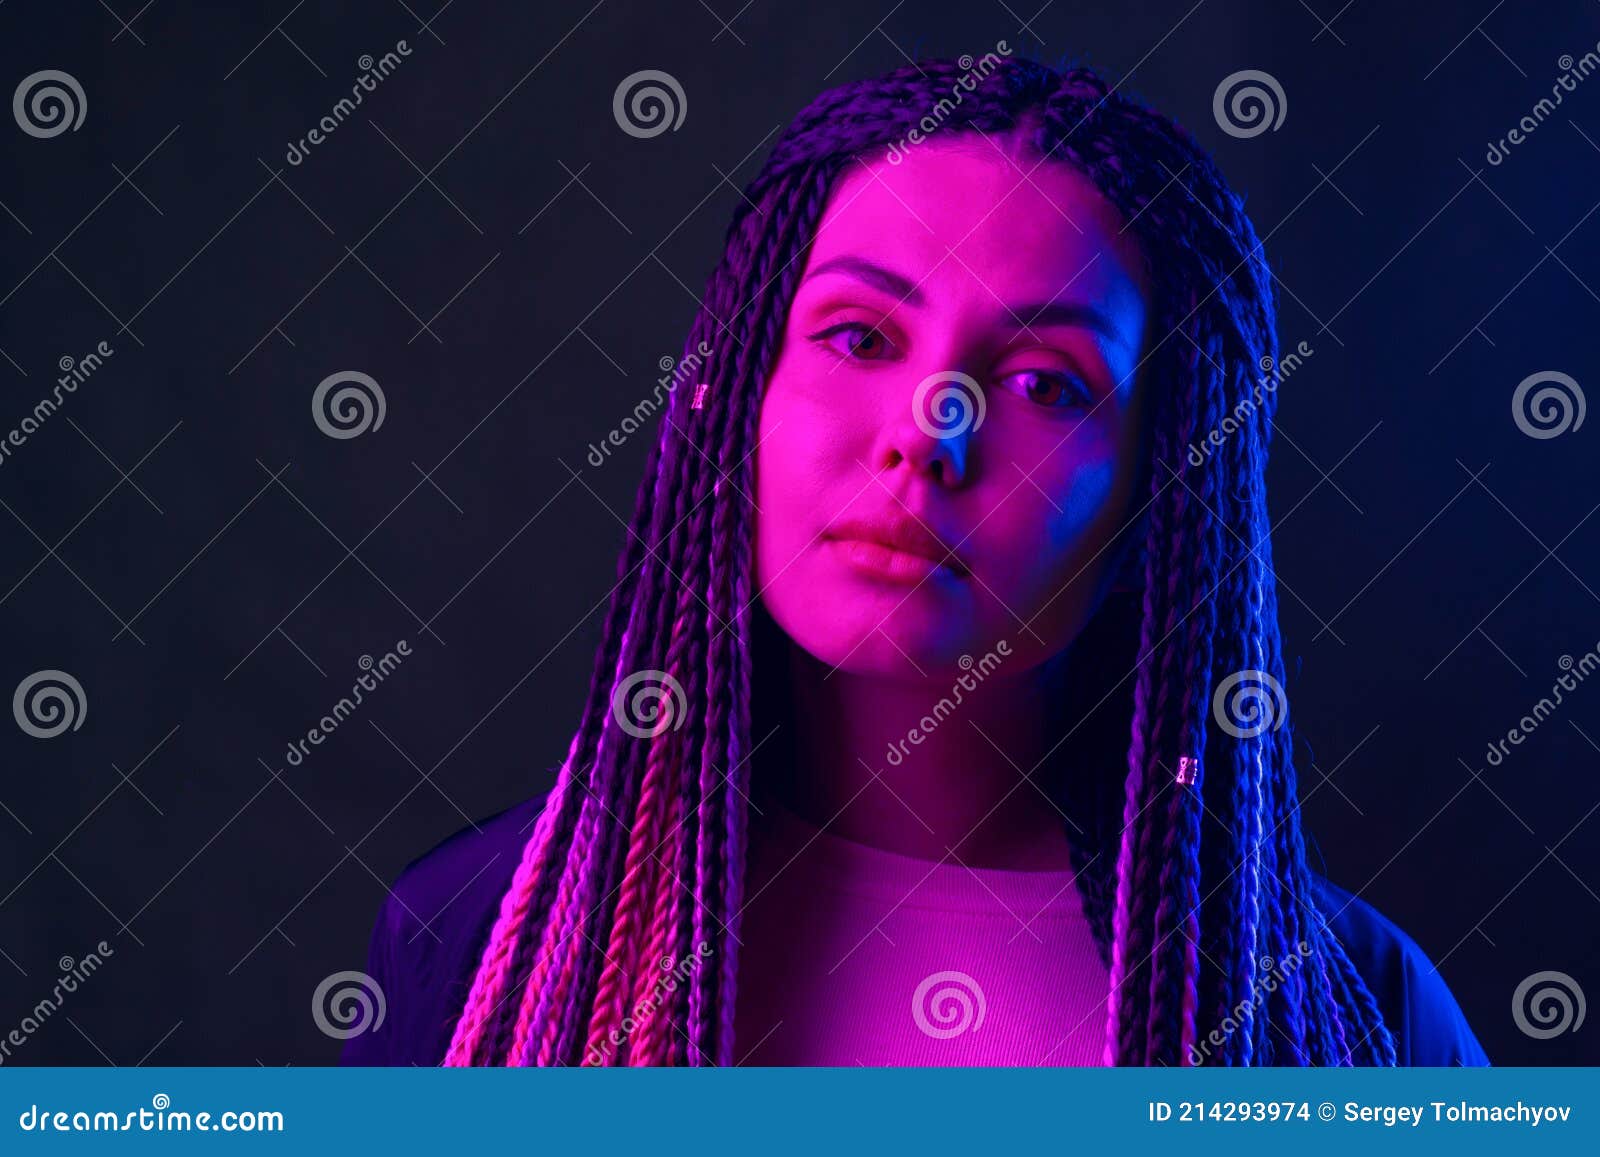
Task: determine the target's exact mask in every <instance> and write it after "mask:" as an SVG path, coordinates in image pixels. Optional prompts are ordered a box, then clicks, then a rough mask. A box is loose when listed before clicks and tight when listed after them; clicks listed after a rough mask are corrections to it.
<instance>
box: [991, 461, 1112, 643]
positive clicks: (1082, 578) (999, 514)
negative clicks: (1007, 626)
mask: <svg viewBox="0 0 1600 1157" xmlns="http://www.w3.org/2000/svg"><path fill="white" fill-rule="evenodd" d="M1082 433H1084V434H1087V433H1088V431H1087V430H1084V431H1082ZM1078 441H1079V436H1077V435H1075V436H1074V438H1073V440H1072V441H1070V442H1068V443H1067V445H1065V446H1062V447H1061V448H1060V449H1058V450H1056V451H1055V453H1054V454H1053V455H1051V456H1050V457H1048V458H1046V459H1044V461H1043V462H1042V463H1040V464H1038V465H1037V466H1036V467H1035V469H1034V471H1033V474H1032V476H1031V480H1029V481H1022V473H1021V470H1019V469H1017V468H1016V467H1014V468H1013V470H1012V474H1013V481H1012V482H1011V483H1010V484H1009V485H1008V486H1007V487H1006V490H1008V491H1011V493H1010V494H1009V497H1004V498H1003V499H1002V500H1001V501H1000V503H999V505H998V506H996V507H995V508H994V513H993V515H992V516H991V517H990V518H989V519H988V520H987V521H986V522H985V524H984V525H985V528H986V530H988V529H991V528H992V533H989V534H986V535H985V538H986V540H987V541H986V542H985V545H984V555H985V556H986V558H988V559H990V560H992V567H993V570H992V574H993V578H989V577H988V576H986V581H988V582H990V583H991V585H993V586H994V589H995V592H996V594H997V595H998V596H999V597H1000V598H1002V599H1003V600H1005V602H1006V603H1007V605H1008V606H1010V607H1011V608H1012V609H1013V610H1014V611H1016V612H1017V613H1018V614H1020V615H1021V616H1022V617H1023V618H1024V619H1027V618H1030V617H1031V616H1033V615H1034V614H1036V613H1039V612H1040V611H1041V610H1042V611H1043V613H1044V615H1045V616H1046V617H1047V618H1050V617H1054V616H1056V615H1058V614H1063V615H1065V616H1066V617H1068V618H1070V617H1072V613H1073V611H1072V608H1074V607H1076V606H1078V605H1080V604H1081V602H1083V601H1086V600H1087V597H1088V595H1089V593H1091V592H1092V591H1093V590H1094V589H1095V584H1096V583H1097V582H1098V580H1099V577H1100V575H1101V574H1102V573H1103V571H1104V570H1105V568H1106V567H1107V566H1108V565H1109V564H1110V557H1109V556H1110V554H1111V552H1110V551H1108V550H1103V549H1102V548H1103V547H1105V545H1106V544H1107V543H1108V542H1109V541H1110V539H1111V538H1112V537H1113V536H1114V535H1115V534H1116V531H1117V528H1118V527H1119V526H1120V524H1121V519H1122V518H1123V517H1125V515H1126V514H1127V511H1126V505H1127V502H1126V498H1127V491H1128V488H1129V482H1128V479H1127V475H1128V474H1129V473H1130V471H1129V470H1128V464H1127V463H1126V462H1125V461H1124V460H1123V458H1122V457H1121V455H1120V453H1119V450H1118V447H1117V445H1116V441H1115V439H1112V438H1105V437H1096V438H1095V439H1094V440H1092V441H1084V442H1082V443H1081V445H1078V446H1076V447H1074V445H1073V443H1074V442H1078ZM1069 450H1070V451H1071V453H1069ZM1017 467H1020V468H1022V469H1026V464H1025V463H1024V462H1021V461H1019V462H1018V463H1017ZM1019 482H1020V483H1021V484H1020V486H1019V485H1017V483H1019ZM1079 594H1082V596H1083V599H1082V600H1080V599H1079V597H1078V595H1079Z"/></svg>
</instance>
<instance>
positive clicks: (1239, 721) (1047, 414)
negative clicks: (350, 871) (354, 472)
mask: <svg viewBox="0 0 1600 1157" xmlns="http://www.w3.org/2000/svg"><path fill="white" fill-rule="evenodd" d="M1273 322H1274V300H1273V292H1272V284H1271V275H1270V273H1269V271H1268V267H1267V265H1266V262H1265V259H1264V258H1263V256H1262V252H1261V242H1260V241H1259V239H1258V238H1257V235H1256V232H1255V230H1254V228H1253V227H1252V225H1251V223H1250V221H1249V220H1248V219H1247V218H1246V216H1245V215H1244V212H1243V210H1242V207H1241V204H1240V201H1239V199H1238V197H1236V196H1235V195H1234V194H1233V193H1232V192H1231V191H1230V190H1229V189H1228V187H1227V186H1226V185H1225V184H1224V182H1223V180H1222V177H1221V175H1220V174H1219V173H1218V171H1217V169H1216V167H1215V165H1214V164H1213V163H1212V161H1211V159H1210V158H1209V157H1208V156H1207V154H1206V153H1205V152H1204V151H1203V150H1202V149H1201V148H1200V147H1199V146H1198V145H1197V144H1196V143H1195V142H1194V140H1193V139H1192V138H1191V137H1189V136H1188V134H1187V133H1185V132H1184V131H1182V130H1181V129H1179V128H1178V127H1176V126H1175V125H1174V124H1173V123H1172V122H1171V121H1170V120H1168V119H1166V118H1164V117H1162V116H1160V115H1158V114H1156V113H1155V112H1152V111H1151V110H1150V109H1148V108H1145V107H1143V106H1142V105H1140V104H1138V103H1135V102H1134V101H1133V100H1131V99H1129V98H1128V97H1126V96H1124V95H1122V94H1120V93H1118V92H1114V91H1111V90H1110V89H1108V87H1107V86H1106V84H1105V83H1104V82H1103V80H1102V79H1101V78H1100V77H1098V76H1097V75H1095V74H1094V73H1093V72H1091V71H1088V70H1085V69H1077V70H1073V71H1069V72H1066V73H1057V72H1055V71H1053V70H1051V69H1049V68H1046V67H1044V66H1042V65H1039V64H1037V63H1033V62H1029V61H1024V60H1021V59H1012V58H1002V57H1000V56H998V55H996V54H990V56H988V57H985V58H984V60H983V61H981V62H979V66H978V67H977V68H976V69H973V70H969V69H968V68H967V67H966V66H965V65H964V64H958V63H957V62H954V61H924V62H921V63H919V64H917V65H915V66H912V67H908V68H903V69H900V70H897V71H895V72H893V73H891V74H889V75H887V76H884V77H882V78H880V79H875V80H867V81H861V82H858V83H854V84H848V85H845V86H843V87H840V88H837V89H833V90H831V91H828V92H825V93H823V94H822V95H821V96H819V97H818V98H817V99H816V100H814V101H813V102H812V103H811V104H810V105H809V106H808V107H807V108H806V109H805V110H804V111H802V112H801V113H800V115H799V116H798V117H797V118H796V119H795V121H794V122H793V124H791V125H790V126H789V128H788V130H787V131H786V132H785V133H784V134H783V136H782V137H781V139H780V140H779V141H778V143H777V144H776V145H775V147H774V148H773V150H772V153H771V155H770V156H769V157H768V159H767V161H766V164H765V166H764V167H763V168H762V170H761V172H760V174H759V175H758V176H757V177H756V179H755V180H754V181H753V182H752V183H751V184H750V186H749V187H748V188H747V189H746V191H745V195H744V197H742V198H741V199H740V201H739V203H738V204H737V205H736V207H735V213H734V218H733V222H732V225H731V226H730V228H729V231H728V235H727V246H726V251H725V253H724V255H723V258H722V261H721V263H720V264H719V266H718V267H717V269H716V271H715V273H714V274H713V275H712V277H711V280H710V283H709V286H708V288H707V290H706V294H705V298H704V301H703V303H702V306H701V308H700V310H699V312H698V314H697V315H696V317H695V320H694V324H693V327H692V329H691V331H690V333H689V336H688V341H687V342H686V344H685V347H684V348H685V351H686V354H687V353H688V352H689V351H705V350H709V351H711V352H710V353H709V354H708V355H707V356H706V358H705V360H704V362H703V364H702V365H701V366H700V368H699V370H698V373H697V374H696V375H695V380H694V383H693V388H689V387H688V384H687V383H686V384H685V388H683V389H675V390H674V393H673V395H672V398H671V402H670V404H669V407H668V409H667V412H666V413H665V414H664V415H663V417H662V420H661V422H660V427H659V431H658V435H657V438H656V441H655V444H654V445H653V447H652V449H651V451H650V454H649V458H648V462H647V465H646V469H645V476H644V479H643V482H642V484H641V485H640V488H639V491H638V500H637V508H636V511H635V514H634V518H633V523H632V526H631V529H630V532H629V535H628V538H627V541H626V543H625V544H624V549H623V552H622V557H621V561H620V564H619V567H618V579H617V585H616V588H615V589H614V591H613V592H612V595H611V603H610V612H609V614H608V616H607V619H606V625H605V631H604V638H603V641H602V643H601V646H600V650H599V653H598V655H597V656H596V659H595V664H594V672H593V678H592V682H591V686H590V690H589V696H588V701H587V704H586V707H585V709H584V713H583V717H582V720H581V722H580V723H579V725H578V728H577V732H576V734H575V736H574V737H573V740H572V743H571V747H570V750H569V751H568V753H567V757H566V760H565V762H564V763H563V764H562V766H561V768H560V772H559V775H558V777H557V779H556V782H555V786H554V788H553V789H552V790H551V791H550V793H549V795H548V796H547V797H546V796H540V797H535V798H532V799H529V800H527V801H525V802H524V803H522V804H520V805H518V806H516V807H513V808H511V809H509V810H507V811H505V812H502V813H500V814H499V815H497V816H494V817H492V818H491V819H489V820H487V821H485V822H484V823H483V824H482V825H474V826H473V827H472V828H470V829H468V830H466V831H463V832H460V833H458V834H456V835H455V836H453V837H451V838H450V839H448V840H446V841H445V842H444V843H442V844H440V845H439V846H438V847H436V848H434V849H433V850H432V851H430V852H429V853H427V854H426V855H424V856H422V857H421V858H419V859H418V860H415V861H413V862H412V864H411V865H410V866H409V867H408V868H407V869H406V871H405V872H404V874H403V875H402V876H401V877H400V879H399V880H398V882H397V883H396V885H395V887H394V889H393V891H392V893H391V895H390V897H389V899H388V900H387V902H386V903H385V904H384V907H383V911H382V913H381V915H380V918H379V922H378V927H377V930H376V932H375V934H374V937H373V944H372V952H371V959H370V961H369V964H368V968H369V971H370V972H371V973H372V975H373V977H374V979H375V981H376V982H377V984H378V986H379V987H380V988H382V990H383V991H384V993H385V996H386V1001H387V1016H386V1019H385V1021H384V1023H383V1024H382V1026H381V1027H380V1028H378V1029H376V1030H374V1031H369V1032H367V1033H364V1034H362V1035H359V1036H356V1037H354V1038H352V1039H351V1040H350V1041H349V1043H348V1045H347V1046H346V1052H345V1057H344V1059H345V1061H346V1062H347V1063H366V1064H407V1063H415V1064H448V1065H532V1064H539V1065H557V1064H560V1065H578V1064H628V1065H669V1064H670V1065H686V1064H687V1065H713V1064H714V1065H731V1064H736V1063H743V1064H800V1065H817V1064H856V1063H863V1064H1021V1065H1035V1064H1118V1065H1156V1064H1164V1065H1182V1064H1189V1065H1195V1064H1221V1065H1245V1064H1283V1065H1368V1064H1372V1065H1394V1064H1413V1065H1415V1064H1487V1063H1488V1061H1487V1058H1486V1057H1485V1056H1484V1054H1483V1051H1482V1049H1481V1048H1480V1047H1479V1045H1478V1042H1477V1041H1476V1040H1475V1039H1474V1037H1473V1035H1472V1032H1471V1030H1470V1029H1469V1028H1468V1027H1467V1024H1466V1022H1465V1020H1464V1019H1463V1017H1462V1015H1461V1013H1460V1010H1459V1008H1458V1007H1457V1005H1456V1003H1455V1001H1454V999H1453V998H1452V997H1451V995H1450V993H1449V991H1448V990H1447V988H1446V987H1445V984H1444V982H1443V980H1442V979H1441V978H1440V976H1439V975H1438V973H1437V972H1436V971H1435V970H1434V969H1433V968H1432V967H1431V966H1430V965H1429V963H1428V960H1427V958H1426V957H1425V956H1424V955H1423V954H1422V952H1421V951H1420V950H1419V949H1418V948H1417V946H1416V945H1415V943H1413V942H1412V941H1411V940H1410V939H1409V938H1408V937H1406V935H1405V934H1404V933H1403V932H1401V931H1400V930H1399V929H1398V928H1396V927H1395V926H1394V925H1393V924H1392V923H1390V922H1389V921H1388V920H1387V919H1385V918H1384V917H1383V916H1381V915H1380V914H1378V913H1377V912H1376V911H1375V910H1374V909H1373V908H1372V907H1371V906H1370V905H1368V904H1367V903H1366V902H1364V901H1362V900H1360V899H1359V898H1357V897H1355V896H1353V895H1351V894H1350V893H1349V892H1346V891H1344V890H1343V889H1341V888H1338V887H1336V886H1334V885H1333V884H1331V883H1329V882H1328V881H1326V880H1325V879H1323V878H1322V877H1321V876H1320V875H1318V874H1317V873H1315V872H1313V871H1312V870H1311V868H1310V867H1309V866H1308V864H1307V858H1306V852H1305V844H1304V840H1303V837H1302V833H1301V827H1300V812H1299V798H1298V792H1297V784H1296V777H1295V772H1294V766H1293V762H1292V759H1291V747H1292V745H1291V730H1290V727H1289V725H1288V719H1287V702H1286V699H1285V698H1284V696H1283V694H1282V686H1283V683H1284V666H1283V660H1282V654H1281V647H1280V641H1279V635H1278V628H1277V602H1276V587H1275V581H1274V574H1273V569H1272V551H1271V541H1270V537H1269V533H1268V530H1269V521H1268V513H1267V509H1268V508H1267V499H1266V493H1265V489H1264V471H1265V465H1266V454H1267V445H1268V441H1269V434H1270V430H1271V418H1272V414H1273V412H1274V407H1275V402H1276V398H1275V391H1274V389H1273V388H1272V387H1271V386H1270V385H1265V386H1264V383H1269V382H1270V381H1272V380H1274V379H1272V378H1271V373H1270V372H1271V371H1272V369H1273V367H1274V365H1275V359H1276V358H1277V343H1276V338H1275V336H1274V324H1273Z"/></svg>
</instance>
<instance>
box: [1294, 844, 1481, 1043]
mask: <svg viewBox="0 0 1600 1157" xmlns="http://www.w3.org/2000/svg"><path fill="white" fill-rule="evenodd" d="M1311 877H1312V881H1313V886H1314V887H1315V888H1316V889H1317V891H1318V900H1319V906H1320V907H1321V909H1322V912H1323V914H1324V915H1325V916H1326V917H1327V919H1328V926H1329V928H1330V929H1332V931H1333V933H1334V935H1336V936H1337V937H1338V938H1339V942H1340V943H1341V944H1342V945H1343V946H1344V950H1345V952H1346V953H1347V954H1348V955H1349V957H1350V960H1351V963H1353V964H1354V965H1355V967H1356V971H1357V972H1359V973H1360V974H1361V977H1362V979H1363V980H1365V981H1366V982H1367V987H1368V988H1369V989H1371V990H1372V995H1373V997H1374V999H1376V1000H1377V1002H1378V1008H1379V1009H1380V1011H1382V1013H1383V1017H1384V1020H1385V1022H1386V1023H1387V1024H1388V1026H1389V1029H1390V1031H1391V1032H1392V1033H1394V1038H1395V1049H1396V1052H1397V1053H1398V1056H1399V1061H1400V1064H1401V1065H1403V1066H1429V1065H1487V1064H1489V1063H1490V1062H1489V1058H1488V1055H1487V1054H1486V1053H1485V1052H1484V1051H1483V1046H1482V1045H1481V1044H1479V1043H1478V1038H1477V1037H1476V1036H1475V1035H1474V1034H1473V1032H1472V1029H1471V1027H1470V1026H1469V1025H1468V1024H1467V1018H1466V1016H1465V1015H1464V1014H1463V1013H1462V1011H1461V1006H1460V1005H1459V1004H1458V1003H1457V1002H1456V998H1455V996H1454V995H1453V994H1452V993H1451V991H1450V988H1449V986H1448V985H1447V984H1446V983H1445V980H1444V976H1443V975H1442V974H1441V973H1440V972H1439V970H1438V968H1436V967H1435V966H1434V964H1433V962H1432V961H1431V960H1429V959H1428V956H1427V954H1426V953H1424V952H1423V950H1422V949H1421V948H1420V947H1419V946H1418V945H1417V942H1416V941H1415V940H1413V939H1412V938H1411V937H1410V936H1408V935H1407V934H1406V933H1405V931H1404V930H1403V929H1401V928H1400V926H1399V925H1397V924H1395V923H1394V921H1392V920H1390V919H1389V918H1388V917H1387V916H1385V915H1384V914H1383V913H1382V912H1380V911H1378V909H1377V908H1375V907H1373V906H1372V905H1371V904H1370V903H1368V902H1367V901H1365V900H1363V899H1361V898H1360V897H1359V896H1356V895H1354V894H1353V893H1351V892H1350V891H1348V890H1347V889H1345V888H1342V887H1340V886H1339V885H1338V884H1335V883H1333V882H1332V881H1331V880H1328V879H1326V878H1324V877H1323V876H1321V875H1318V874H1317V873H1316V872H1312V874H1311Z"/></svg>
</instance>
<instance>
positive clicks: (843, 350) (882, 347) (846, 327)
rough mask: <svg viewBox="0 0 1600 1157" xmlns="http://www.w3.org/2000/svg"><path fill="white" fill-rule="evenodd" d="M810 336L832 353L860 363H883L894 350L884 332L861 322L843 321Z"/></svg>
mask: <svg viewBox="0 0 1600 1157" xmlns="http://www.w3.org/2000/svg"><path fill="white" fill-rule="evenodd" d="M810 336H811V340H812V341H814V342H816V343H818V344H819V345H821V346H823V347H824V348H825V349H827V350H829V351H830V352H832V353H834V354H837V355H839V356H840V357H842V358H847V359H850V360H852V361H858V362H870V361H881V360H882V359H883V358H884V357H885V356H886V353H887V351H889V350H892V349H893V348H894V347H893V346H892V345H891V344H890V343H889V339H888V338H886V337H884V336H883V333H882V331H880V330H876V329H873V328H872V327H871V326H870V325H867V324H866V323H865V322H859V321H842V322H840V323H839V324H838V325H832V326H829V327H828V328H827V329H825V330H822V331H820V332H818V333H814V334H812V335H810ZM841 339H842V340H841Z"/></svg>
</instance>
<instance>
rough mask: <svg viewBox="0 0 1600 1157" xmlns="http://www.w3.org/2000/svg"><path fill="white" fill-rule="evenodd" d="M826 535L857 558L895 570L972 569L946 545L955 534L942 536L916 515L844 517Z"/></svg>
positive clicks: (957, 572) (961, 574) (963, 574)
mask: <svg viewBox="0 0 1600 1157" xmlns="http://www.w3.org/2000/svg"><path fill="white" fill-rule="evenodd" d="M823 536H824V537H825V538H827V539H831V540H833V541H835V542H838V543H840V544H842V545H843V546H845V547H846V548H847V549H850V550H851V551H852V554H853V556H854V558H855V559H856V560H857V561H860V562H863V563H866V564H873V563H877V564H881V565H882V566H885V567H887V568H888V569H890V570H893V571H899V572H915V571H917V570H921V571H923V572H932V571H933V570H936V569H938V570H944V571H948V572H949V573H951V574H954V575H955V576H957V577H959V578H966V577H967V576H969V575H970V574H971V573H972V571H971V570H970V569H969V568H968V566H967V564H966V563H965V562H964V561H963V560H962V559H961V557H960V556H959V555H957V554H955V553H954V552H952V551H951V550H950V548H948V547H946V546H945V545H944V539H945V538H947V539H949V540H950V541H953V540H954V536H953V535H951V536H944V538H941V536H940V535H937V534H935V533H934V532H933V531H932V530H929V529H928V528H927V527H926V526H924V525H923V524H922V523H921V522H919V521H917V520H916V519H915V518H910V517H900V518H896V517H888V518H882V519H870V518H847V519H841V520H840V521H838V522H836V523H834V524H833V525H832V526H830V527H829V528H828V529H827V530H826V531H825V532H824V535H823ZM905 556H910V557H909V558H907V557H905Z"/></svg>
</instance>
